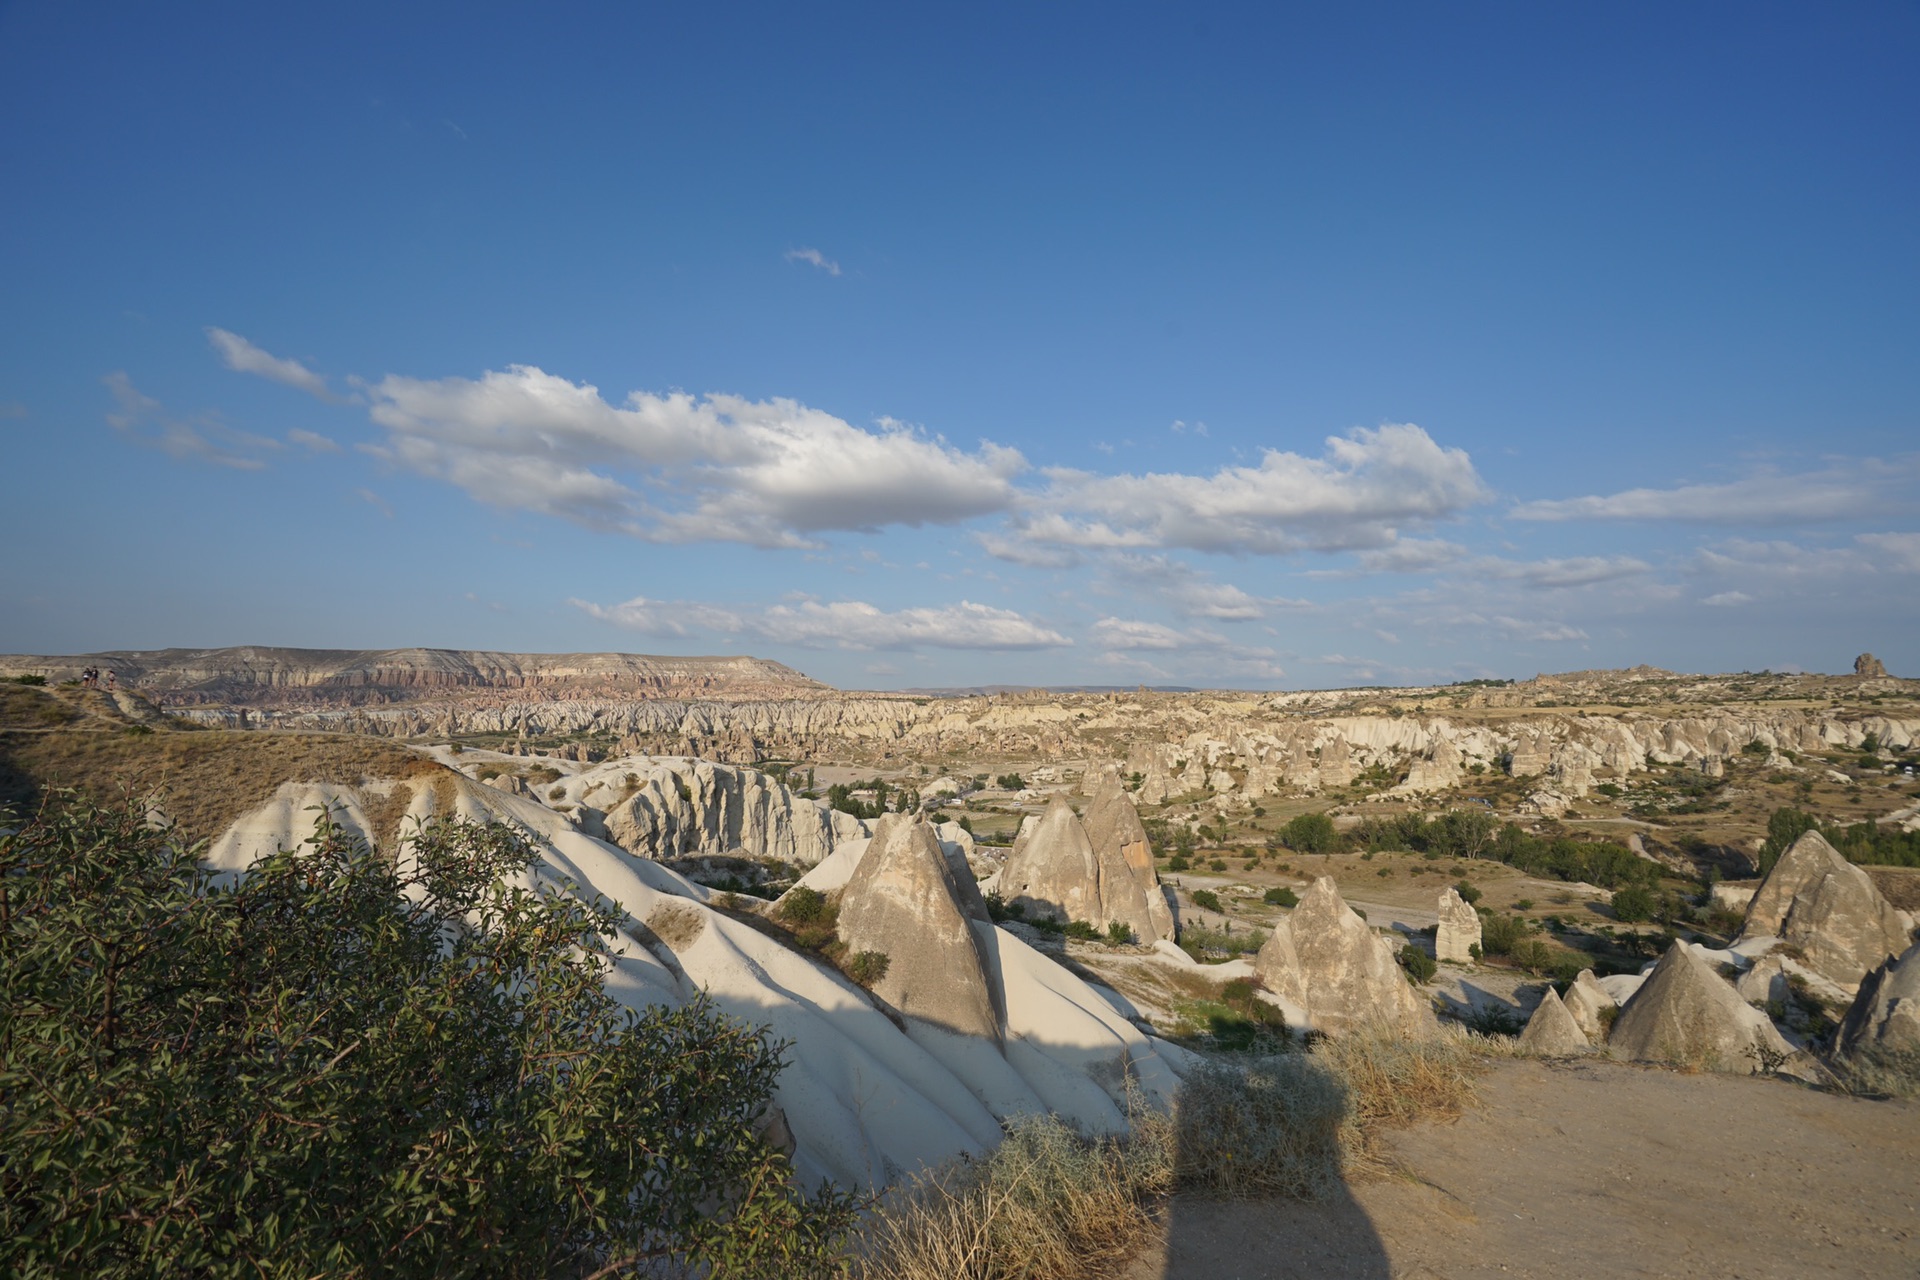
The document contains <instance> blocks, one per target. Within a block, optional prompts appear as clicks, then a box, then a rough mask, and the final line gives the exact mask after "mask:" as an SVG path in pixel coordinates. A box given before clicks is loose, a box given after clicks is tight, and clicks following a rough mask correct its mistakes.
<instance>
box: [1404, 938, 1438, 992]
mask: <svg viewBox="0 0 1920 1280" xmlns="http://www.w3.org/2000/svg"><path fill="white" fill-rule="evenodd" d="M1400 967H1401V968H1402V969H1405V970H1406V971H1407V977H1409V978H1411V979H1412V980H1413V982H1414V984H1415V985H1416V986H1418V985H1421V984H1424V983H1428V982H1432V981H1433V976H1434V974H1436V973H1438V972H1439V971H1440V966H1439V964H1438V963H1436V962H1435V960H1434V958H1433V957H1432V956H1430V955H1428V954H1427V953H1426V952H1424V951H1422V950H1421V949H1420V948H1418V947H1414V946H1406V947H1402V948H1400Z"/></svg>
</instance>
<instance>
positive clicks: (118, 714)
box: [0, 684, 445, 841]
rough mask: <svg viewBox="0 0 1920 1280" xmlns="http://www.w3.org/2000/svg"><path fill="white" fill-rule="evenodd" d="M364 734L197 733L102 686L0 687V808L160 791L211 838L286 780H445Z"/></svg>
mask: <svg viewBox="0 0 1920 1280" xmlns="http://www.w3.org/2000/svg"><path fill="white" fill-rule="evenodd" d="M444 772H445V769H444V768H443V767H442V766H440V765H438V764H435V763H434V762H433V761H431V760H429V759H427V758H425V757H424V756H421V755H419V754H418V753H416V752H414V751H412V750H410V749H408V748H406V747H403V746H398V745H394V744H391V743H387V742H382V741H380V740H378V739H372V738H354V737H345V736H335V735H332V734H317V733H276V734H264V733H247V732H239V731H230V730H218V729H196V728H192V727H187V726H182V725H180V724H178V723H177V722H170V721H168V720H166V719H165V718H163V717H159V716H156V715H153V714H152V713H151V710H150V708H148V707H146V706H145V705H144V704H143V703H142V702H141V701H140V700H139V699H137V698H133V697H131V696H129V695H126V694H122V695H120V697H119V698H118V699H115V698H114V697H112V696H110V695H108V694H106V693H105V692H103V691H100V690H93V689H79V688H71V687H66V688H63V687H52V688H33V687H28V686H22V685H16V684H0V806H4V807H9V808H12V809H13V810H15V811H16V812H24V811H27V810H30V809H32V808H33V807H34V806H35V805H37V804H38V803H39V802H40V801H41V799H43V798H44V797H45V796H46V795H47V794H48V793H49V792H51V791H54V790H57V789H60V788H64V787H71V788H74V789H76V790H79V791H82V792H85V793H87V794H90V795H93V796H96V797H101V798H105V797H108V796H112V795H117V794H120V793H122V792H126V791H132V792H135V793H139V794H155V793H157V794H159V795H160V796H161V797H162V799H161V807H162V808H163V809H164V810H165V812H166V813H167V814H168V815H169V816H171V817H172V818H173V819H174V821H175V823H176V824H177V825H178V829H179V831H180V834H181V835H182V836H184V837H185V838H187V839H188V840H196V841H197V840H206V839H211V838H212V837H214V836H215V835H218V834H219V833H220V832H221V831H223V830H225V829H226V828H227V827H228V826H230V825H231V824H232V823H233V822H234V821H235V820H236V819H238V818H239V817H240V816H241V815H242V814H244V813H246V812H248V811H249V810H251V809H254V808H256V807H258V806H259V805H261V804H263V803H265V801H266V800H267V799H268V798H269V797H270V796H271V795H272V794H273V792H274V790H275V789H276V788H277V787H279V786H280V784H281V783H284V782H335V783H342V784H356V783H359V782H361V781H363V780H366V779H370V778H388V779H407V778H419V777H425V776H429V775H433V774H437V773H444Z"/></svg>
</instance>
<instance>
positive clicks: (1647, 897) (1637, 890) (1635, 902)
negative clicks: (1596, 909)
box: [1612, 885, 1654, 924]
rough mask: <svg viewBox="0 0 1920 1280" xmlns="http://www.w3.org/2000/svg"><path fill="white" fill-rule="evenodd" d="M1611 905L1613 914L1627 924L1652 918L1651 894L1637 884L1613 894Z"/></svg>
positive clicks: (1652, 904)
mask: <svg viewBox="0 0 1920 1280" xmlns="http://www.w3.org/2000/svg"><path fill="white" fill-rule="evenodd" d="M1612 906H1613V914H1614V915H1615V916H1617V917H1619V918H1620V919H1621V920H1624V921H1626V922H1627V923H1629V924H1637V923H1639V922H1640V921H1643V920H1651V919H1653V909H1654V899H1653V894H1652V893H1651V892H1650V891H1649V890H1647V889H1643V888H1641V887H1640V886H1638V885H1635V886H1634V887H1633V888H1631V889H1622V890H1620V891H1619V892H1618V893H1616V894H1614V895H1613V899H1612Z"/></svg>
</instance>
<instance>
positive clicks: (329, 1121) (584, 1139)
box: [0, 802, 850, 1280]
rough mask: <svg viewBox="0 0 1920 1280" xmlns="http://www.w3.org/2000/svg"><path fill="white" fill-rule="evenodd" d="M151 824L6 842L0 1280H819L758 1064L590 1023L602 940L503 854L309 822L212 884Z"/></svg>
mask: <svg viewBox="0 0 1920 1280" xmlns="http://www.w3.org/2000/svg"><path fill="white" fill-rule="evenodd" d="M199 853H200V850H199V849H197V848H196V849H185V848H181V847H180V846H178V845H177V844H175V843H174V842H173V841H172V840H171V839H170V838H169V836H168V835H167V833H165V832H160V831H155V830H152V829H151V828H149V826H148V825H147V822H146V815H145V812H144V808H143V806H141V805H138V804H133V803H129V804H126V805H123V806H121V807H119V808H114V809H98V808H94V807H92V806H90V805H87V804H85V803H81V802H74V803H72V804H70V805H69V806H68V807H67V808H66V809H64V810H63V811H60V812H52V811H49V812H43V813H42V814H41V815H40V816H39V817H38V818H36V819H35V820H34V821H32V822H30V823H28V824H27V825H26V826H25V827H24V828H23V829H22V830H21V831H19V832H18V833H16V834H13V835H9V836H7V837H5V838H4V839H0V889H3V891H4V892H3V893H0V1046H3V1047H4V1048H3V1051H0V1273H4V1274H6V1275H9V1276H23V1277H39V1276H46V1277H53V1276H67V1275H88V1276H136V1275H139V1276H148V1275H192V1276H206V1277H220V1278H226V1277H232V1278H233V1280H239V1278H240V1277H249V1278H253V1277H275V1278H278V1277H295V1276H314V1275H359V1276H373V1275H379V1276H402V1277H414V1276H420V1277H427V1276H435V1277H437V1276H443V1275H447V1276H451V1275H463V1276H464V1275H473V1276H500V1277H523V1276H524V1277H529V1278H530V1277H535V1276H541V1277H544V1276H574V1277H578V1276H584V1275H588V1274H596V1275H608V1276H611V1275H616V1274H634V1273H635V1272H636V1271H637V1270H638V1269H640V1268H643V1267H646V1268H655V1267H660V1266H669V1267H671V1266H679V1267H682V1268H692V1269H696V1270H700V1271H702V1272H705V1273H711V1274H716V1275H717V1274H726V1275H730V1276H731V1275H749V1276H762V1275H764V1276H784V1275H796V1274H798V1275H814V1274H821V1273H824V1272H827V1271H829V1270H830V1269H831V1268H832V1266H833V1261H832V1260H833V1258H834V1256H835V1255H836V1254H837V1252H838V1248H839V1244H838V1242H839V1237H840V1236H841V1235H842V1233H844V1231H845V1230H846V1229H847V1228H848V1226H849V1223H850V1217H849V1205H848V1203H847V1201H845V1200H844V1199H843V1198H841V1197H839V1196H838V1195H823V1197H822V1198H819V1199H808V1198H806V1197H803V1196H801V1195H799V1194H798V1193H796V1192H795V1191H793V1190H791V1189H790V1185H789V1184H790V1180H791V1166H790V1165H789V1164H788V1162H787V1160H786V1158H785V1157H784V1156H782V1155H781V1154H780V1153H779V1152H777V1151H775V1150H773V1149H771V1148H770V1147H768V1146H766V1145H765V1144H764V1143H762V1142H761V1141H760V1139H759V1138H758V1136H757V1131H758V1128H759V1125H760V1121H761V1116H762V1113H763V1111H764V1109H765V1108H766V1106H767V1105H768V1101H769V1097H770V1093H771V1090H772V1088H773V1084H774V1080H775V1078H776V1076H777V1074H778V1072H779V1070H780V1067H781V1048H780V1046H778V1045H775V1044H772V1043H770V1042H769V1041H768V1040H767V1038H766V1037H765V1035H764V1034H763V1033H761V1032H759V1031H755V1030H753V1029H750V1028H748V1027H745V1026H742V1025H740V1024H738V1023H735V1022H733V1021H731V1020H730V1019H728V1018H725V1017H723V1016H721V1015H720V1014H718V1013H717V1012H715V1011H714V1009H713V1008H712V1006H711V1005H709V1004H707V1003H706V1002H705V1001H704V1000H701V999H695V1000H693V1001H691V1002H689V1003H688V1004H687V1005H685V1006H683V1007H681V1008H678V1009H668V1008H665V1007H656V1008H652V1009H648V1010H647V1011H645V1012H634V1011H632V1010H628V1009H626V1008H624V1007H622V1006H621V1005H619V1004H617V1003H616V1002H614V1001H613V1000H612V999H610V998H609V997H608V996H607V994H606V992H605V990H604V987H603V981H602V980H603V976H604V974H605V973H606V972H607V970H608V968H609V966H610V965H611V963H612V962H613V959H614V954H615V953H613V952H612V951H611V950H610V949H609V947H608V945H607V943H606V942H605V938H606V937H607V936H608V935H610V934H612V933H613V931H614V929H615V928H616V925H617V922H618V920H619V918H620V917H619V913H618V912H616V911H615V910H613V909H611V908H609V907H607V906H605V905H603V904H600V903H597V902H595V903H588V902H583V901H581V900H580V899H579V898H577V897H576V896H574V895H573V894H572V893H570V892H566V891H563V890H539V889H533V888H529V887H528V886H529V885H531V884H532V883H533V882H532V880H531V879H530V878H529V877H528V876H527V874H526V873H527V872H528V870H529V868H530V867H531V865H532V859H533V855H532V853H531V851H530V850H529V849H528V848H527V846H526V844H525V843H524V842H523V841H522V840H521V839H520V838H519V837H518V836H517V835H516V834H515V833H514V832H512V831H510V830H509V829H507V828H505V827H501V826H485V827H480V826H473V825H469V824H464V823H452V822H432V823H429V824H427V825H426V826H425V827H423V828H421V829H420V830H419V831H418V832H417V834H416V835H415V836H414V838H412V839H411V840H410V841H409V842H408V845H407V848H406V854H407V856H406V857H405V858H403V859H402V860H401V862H400V863H399V865H396V864H395V863H394V862H393V861H391V860H388V859H385V858H382V857H379V856H376V855H375V854H373V853H372V852H370V851H369V850H368V849H367V848H366V847H365V845H364V844H362V843H360V842H359V841H357V840H355V839H353V838H350V837H349V836H348V834H347V833H346V832H345V831H343V830H342V829H341V828H340V827H339V826H337V825H334V824H333V823H331V822H329V821H326V820H325V819H323V820H322V821H321V823H320V824H319V827H318V829H317V830H316V832H315V835H314V837H313V839H312V840H311V841H310V843H309V846H308V847H307V848H306V849H305V850H303V851H302V852H300V853H298V854H294V853H287V852H283V853H280V854H278V855H275V856H273V857H269V858H267V859H264V860H263V861H261V862H260V863H258V864H256V865H255V866H254V867H253V868H252V869H251V870H250V871H249V872H248V874H246V875H245V876H244V877H241V878H240V879H239V880H238V881H237V882H235V883H232V884H225V883H220V882H218V881H216V880H215V879H213V878H211V877H210V875H209V873H207V872H206V871H205V870H204V869H203V868H202V867H201V866H200V865H199V862H198V857H199Z"/></svg>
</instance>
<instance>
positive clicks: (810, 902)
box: [778, 884, 829, 924]
mask: <svg viewBox="0 0 1920 1280" xmlns="http://www.w3.org/2000/svg"><path fill="white" fill-rule="evenodd" d="M828 911H829V908H828V906H827V895H826V894H824V893H822V892H820V891H819V890H818V889H813V888H809V887H808V886H806V885H803V884H801V885H795V886H794V887H793V888H792V889H790V890H788V891H787V896H786V897H785V898H783V899H781V901H780V906H779V908H778V914H779V916H780V918H781V919H782V920H785V921H787V922H788V923H789V924H818V923H819V922H820V921H822V920H824V919H826V918H827V915H828Z"/></svg>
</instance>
